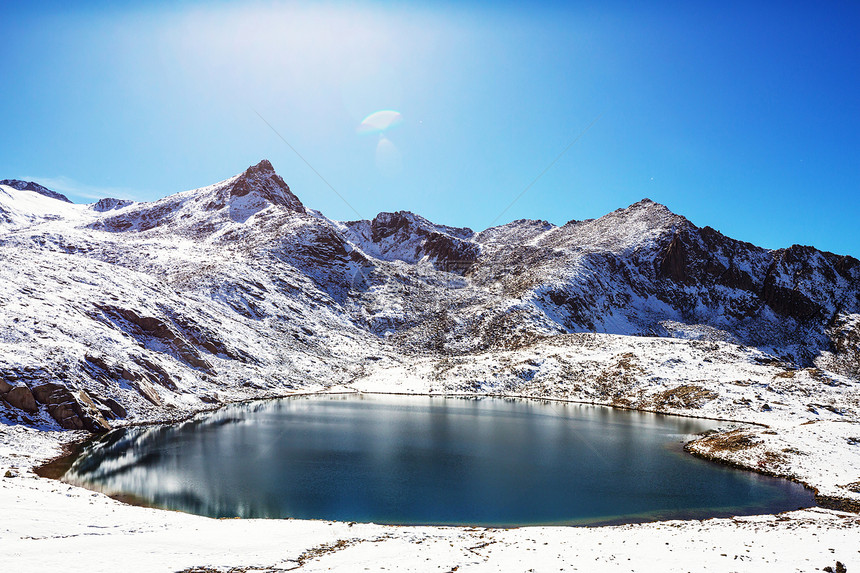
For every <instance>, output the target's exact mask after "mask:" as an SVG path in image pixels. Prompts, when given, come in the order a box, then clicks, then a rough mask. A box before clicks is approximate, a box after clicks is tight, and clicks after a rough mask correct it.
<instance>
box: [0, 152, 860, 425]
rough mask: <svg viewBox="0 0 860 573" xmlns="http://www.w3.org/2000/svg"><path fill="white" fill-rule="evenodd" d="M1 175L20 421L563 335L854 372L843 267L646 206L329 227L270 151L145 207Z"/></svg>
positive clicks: (2, 392)
mask: <svg viewBox="0 0 860 573" xmlns="http://www.w3.org/2000/svg"><path fill="white" fill-rule="evenodd" d="M6 183H7V182H3V183H2V185H0V257H2V260H3V261H4V265H3V266H2V268H0V350H2V351H0V400H1V401H0V411H2V412H3V414H2V415H3V416H7V417H11V418H13V419H19V420H21V421H25V422H27V423H31V424H46V425H48V426H50V425H52V424H53V425H56V424H59V425H61V426H62V427H67V428H87V429H90V430H99V429H104V428H106V427H107V426H109V425H110V419H111V418H116V417H124V416H129V417H131V418H134V419H146V418H152V417H154V416H162V417H163V416H164V415H169V414H170V412H177V413H180V412H185V411H189V410H194V409H199V408H201V407H203V406H204V405H205V404H207V403H219V402H222V401H226V400H233V399H242V398H248V397H252V396H262V395H277V394H279V393H283V392H285V391H287V390H288V389H290V388H298V387H313V388H324V387H329V386H332V385H335V384H348V383H349V382H350V381H351V380H353V379H356V378H357V377H360V376H363V375H365V374H366V373H367V372H368V371H370V370H369V369H371V367H372V366H374V365H376V366H378V365H379V364H383V363H384V364H392V365H396V364H401V363H407V362H410V361H414V360H418V359H420V360H439V361H441V362H440V363H444V362H445V361H447V360H449V359H451V358H452V357H455V356H461V357H464V356H470V355H473V354H475V353H482V352H485V351H491V350H492V351H510V350H515V349H517V348H521V347H523V346H525V345H530V344H534V343H536V342H537V341H542V340H548V339H555V338H557V337H559V336H560V335H564V334H568V333H574V332H597V333H610V334H622V335H636V336H658V337H675V338H696V339H702V338H705V339H710V340H723V341H728V342H732V343H737V344H740V345H747V346H754V347H757V348H759V349H761V350H762V351H764V352H765V353H766V354H767V355H770V356H771V358H769V359H771V360H781V361H783V362H784V363H785V364H793V365H797V366H809V365H812V364H816V365H818V366H820V367H822V368H829V369H831V370H832V371H834V372H838V373H841V374H844V375H846V376H851V377H854V378H860V358H858V357H860V351H858V343H860V262H858V261H857V260H856V259H854V258H852V257H845V256H837V255H834V254H832V253H826V252H822V251H818V250H816V249H814V248H812V247H800V246H793V247H790V248H788V249H780V250H767V249H762V248H759V247H756V246H754V245H751V244H748V243H743V242H740V241H736V240H734V239H730V238H728V237H725V236H723V235H721V234H720V233H718V232H716V231H714V230H713V229H711V228H709V227H703V228H699V227H697V226H695V225H693V224H692V223H691V222H690V221H688V220H687V219H685V218H684V217H682V216H679V215H676V214H674V213H672V212H671V211H669V209H667V208H666V207H664V206H662V205H659V204H657V203H654V202H652V201H649V200H647V199H646V200H643V201H640V202H639V203H636V204H634V205H631V206H629V207H627V208H625V209H619V210H617V211H614V212H612V213H609V214H608V215H605V216H604V217H601V218H599V219H593V220H586V221H570V222H568V223H567V224H565V225H563V226H560V227H558V226H555V225H552V224H550V223H547V222H546V221H528V220H519V221H514V222H512V223H508V224H506V225H501V226H498V227H493V228H491V229H487V230H484V231H481V232H478V233H475V232H474V231H472V230H471V229H465V228H454V227H448V226H445V225H439V224H435V223H433V222H430V221H428V220H427V219H425V218H423V217H421V216H419V215H416V214H413V213H409V212H405V211H400V212H396V213H380V214H379V215H378V216H377V217H375V218H374V219H373V220H370V221H367V220H365V221H350V222H343V223H341V222H336V221H331V220H329V219H327V218H326V217H324V216H323V215H322V214H320V213H318V212H316V211H313V210H311V209H308V208H307V207H305V206H304V205H303V204H302V203H301V201H300V200H299V199H298V197H296V195H294V194H293V193H292V191H291V190H290V188H289V187H288V186H287V184H286V183H285V182H284V180H283V179H282V178H281V177H280V176H279V175H277V174H276V173H275V171H274V169H273V168H272V166H271V164H270V163H269V162H268V161H261V162H260V163H259V164H257V165H255V166H252V167H249V168H248V169H247V170H245V171H244V172H243V173H241V174H239V175H236V176H235V177H232V178H230V179H228V180H226V181H222V182H220V183H217V184H214V185H210V186H208V187H204V188H201V189H195V190H192V191H186V192H183V193H178V194H176V195H171V196H169V197H166V198H163V199H160V200H158V201H154V202H148V203H140V202H130V201H123V200H118V199H102V200H100V201H99V202H97V203H95V204H93V205H89V206H84V205H75V204H71V203H68V202H67V200H65V198H64V197H61V196H54V195H52V192H50V191H49V190H45V189H44V188H42V190H39V189H30V188H27V185H26V184H23V185H17V183H16V185H7V184H6ZM19 187H21V188H19ZM562 339H563V340H568V339H567V338H559V340H562Z"/></svg>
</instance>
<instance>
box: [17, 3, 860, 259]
mask: <svg viewBox="0 0 860 573" xmlns="http://www.w3.org/2000/svg"><path fill="white" fill-rule="evenodd" d="M644 4H647V6H645V5H644ZM822 6H823V5H822ZM822 6H815V5H814V3H802V4H801V3H798V4H796V5H795V4H794V3H791V2H784V3H776V2H762V3H756V2H737V3H734V2H708V1H703V2H680V1H679V2H650V3H637V2H613V1H604V2H578V3H575V4H571V5H567V4H542V5H540V6H537V7H535V6H529V7H523V6H520V5H518V4H514V3H489V2H487V3H483V2H465V3H454V2H450V3H441V2H440V3H425V4H423V5H421V7H417V6H415V5H412V4H408V3H362V2H349V3H314V4H301V3H279V2H258V3H238V2H235V3H234V2H214V3H213V2H207V3H203V2H180V3H167V2H161V3H159V2H155V3H147V4H145V5H138V4H134V3H122V2H120V3H107V2H89V3H88V2H78V3H74V5H73V6H69V5H66V4H65V3H60V2H28V3H20V4H11V5H10V4H9V3H5V4H4V6H3V8H0V15H2V20H3V22H4V39H3V41H2V42H0V78H3V86H2V89H0V132H2V138H0V178H6V177H16V178H28V179H33V180H37V181H40V182H42V183H44V184H46V185H48V186H49V187H52V188H54V189H57V190H59V191H63V192H66V193H67V194H68V195H69V196H70V197H71V198H73V199H74V200H78V201H91V200H93V198H95V197H100V196H104V195H114V196H124V197H130V198H134V199H138V200H152V199H156V198H159V197H162V196H165V195H168V194H170V193H174V192H178V191H182V190H185V189H191V188H195V187H200V186H204V185H208V184H210V183H213V182H216V181H219V180H221V179H225V178H227V177H229V176H231V175H234V174H235V173H238V172H240V171H242V170H243V169H244V168H245V167H247V166H248V165H251V164H254V163H256V162H258V161H259V160H260V159H262V158H268V159H269V160H271V161H272V163H273V164H274V166H275V168H276V169H277V171H278V172H279V173H280V174H281V175H282V176H283V177H284V179H285V180H286V181H287V182H288V183H289V184H290V186H291V188H292V189H293V191H294V192H295V193H296V194H297V195H298V196H299V197H300V198H301V199H302V201H303V202H304V203H305V204H307V205H308V206H310V207H313V208H316V209H320V210H321V211H323V213H325V214H326V215H328V216H329V217H332V218H335V219H355V218H357V217H358V216H361V217H363V218H372V217H373V216H374V215H376V213H378V212H380V211H394V210H400V209H408V210H412V211H416V212H418V213H420V214H422V215H424V216H426V217H428V218H430V219H431V220H434V221H437V222H440V223H445V224H451V225H462V226H469V227H472V228H474V229H483V228H485V227H487V226H489V225H491V224H494V223H496V224H498V223H504V222H507V221H510V220H513V219H517V218H533V219H547V220H549V221H551V222H553V223H557V224H562V223H564V222H566V221H568V220H570V219H584V218H589V217H598V216H600V215H603V214H605V213H607V212H609V211H612V210H614V209H617V208H619V207H624V206H626V205H629V204H631V203H633V202H636V201H638V200H639V199H641V198H643V197H649V198H651V199H653V200H655V201H658V202H661V203H664V204H666V205H667V206H669V207H670V208H671V209H672V210H673V211H675V212H677V213H680V214H682V215H685V216H686V217H688V218H689V219H690V220H692V221H693V222H694V223H695V224H697V225H700V226H704V225H710V226H712V227H714V228H716V229H718V230H720V231H722V232H723V233H725V234H728V235H730V236H733V237H735V238H738V239H742V240H746V241H751V242H753V243H756V244H759V245H762V246H765V247H769V248H779V247H786V246H789V245H791V244H794V243H800V244H812V245H815V246H817V247H819V248H823V249H826V250H830V251H834V252H837V253H842V254H852V255H854V256H860V232H858V229H860V225H858V221H860V57H858V54H860V40H858V38H860V35H858V34H857V32H856V31H857V30H858V29H860V4H858V3H857V2H851V1H848V2H830V3H827V5H826V8H825V7H822ZM380 110H394V111H397V112H399V113H400V114H401V118H402V121H401V122H400V123H399V125H395V126H393V127H391V128H389V129H388V130H386V131H385V132H383V133H381V134H380V133H369V134H368V133H360V130H359V129H358V126H359V125H360V123H361V121H362V120H363V119H364V118H365V117H366V116H368V115H369V114H371V113H373V112H377V111H380ZM258 114H259V115H258ZM260 116H262V118H264V119H265V121H266V122H268V123H269V124H271V125H272V126H273V127H274V128H275V129H276V130H277V131H278V133H280V135H281V136H283V138H284V139H286V141H288V142H289V143H290V145H292V146H293V147H294V148H295V149H296V150H298V151H299V153H301V155H302V156H303V157H304V158H305V159H306V160H307V161H308V163H310V164H311V165H312V166H313V167H314V169H316V170H317V171H318V172H319V173H320V174H321V175H322V176H323V177H324V178H325V179H326V180H327V181H328V182H329V183H330V184H331V185H332V186H333V187H334V188H335V189H336V190H337V192H338V193H339V194H340V195H342V196H343V197H344V198H345V199H346V202H347V203H348V205H347V203H345V202H343V201H342V200H341V199H340V198H339V197H338V196H337V194H335V193H334V192H332V190H331V189H329V187H328V186H327V185H326V183H324V182H323V181H322V180H321V179H320V178H319V177H317V175H316V174H315V173H314V172H313V170H311V169H310V168H309V167H308V166H307V165H306V164H305V163H304V162H303V161H302V160H301V159H300V158H299V157H297V156H296V154H295V153H294V152H293V151H292V150H291V149H290V148H289V147H288V146H287V145H285V144H284V142H283V141H281V139H280V138H279V137H278V136H277V135H276V134H275V133H273V131H272V130H271V129H270V128H269V126H268V125H267V124H266V123H265V122H264V121H263V120H262V119H261V118H260ZM595 119H596V120H597V121H595ZM589 125H591V127H590V128H588V126H589ZM586 128H587V129H586ZM584 130H585V132H584V133H583V131H584ZM580 135H581V137H579V139H578V140H576V142H575V143H573V145H570V144H571V142H572V141H574V140H575V139H576V138H577V137H578V136H580ZM569 145H570V147H569V149H568V150H567V152H566V153H564V154H563V155H562V156H561V158H559V159H558V161H557V162H556V163H554V164H552V167H551V168H550V169H549V170H547V171H546V173H545V174H544V175H543V176H542V177H540V178H539V179H538V180H537V181H536V182H534V184H533V185H532V186H531V187H528V186H529V184H531V183H532V182H533V181H534V179H535V178H536V177H537V176H538V175H539V174H540V173H541V172H543V171H544V170H545V169H546V168H547V167H548V166H549V165H550V164H551V163H552V161H553V160H554V159H555V158H556V157H558V155H559V154H560V153H561V152H562V151H563V150H564V149H565V148H567V147H568V146H569ZM527 187H528V190H527V191H526V192H525V193H524V194H523V195H522V197H521V198H520V199H519V200H518V201H516V203H515V204H514V205H513V206H511V208H510V209H509V210H507V211H506V212H504V213H502V211H503V210H504V209H505V207H506V206H508V205H509V204H510V203H511V201H513V200H514V199H515V198H516V197H517V196H518V195H519V194H520V193H522V192H523V190H524V189H526V188H527ZM500 215H501V216H500Z"/></svg>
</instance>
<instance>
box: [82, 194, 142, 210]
mask: <svg viewBox="0 0 860 573" xmlns="http://www.w3.org/2000/svg"><path fill="white" fill-rule="evenodd" d="M132 203H134V201H130V200H128V199H115V198H113V197H105V198H104V199H99V200H98V201H96V202H95V203H94V204H93V207H92V209H93V211H98V212H99V213H104V212H105V211H113V210H115V209H122V208H123V207H127V206H129V205H131V204H132Z"/></svg>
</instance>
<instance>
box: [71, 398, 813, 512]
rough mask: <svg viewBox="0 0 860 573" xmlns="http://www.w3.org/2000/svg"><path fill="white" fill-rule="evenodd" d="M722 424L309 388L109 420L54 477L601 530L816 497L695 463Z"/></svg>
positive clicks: (210, 505)
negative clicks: (204, 410)
mask: <svg viewBox="0 0 860 573" xmlns="http://www.w3.org/2000/svg"><path fill="white" fill-rule="evenodd" d="M717 425H719V423H718V422H714V421H709V420H701V419H693V418H684V417H677V416H668V415H660V414H650V413H643V412H636V411H628V410H618V409H613V408H609V407H603V406H589V405H582V404H573V403H565V402H548V401H539V400H522V399H508V398H462V397H431V396H388V395H367V394H358V395H357V394H348V395H312V396H301V397H292V398H283V399H278V400H269V401H263V402H255V403H250V404H242V405H233V406H227V407H225V408H222V409H221V410H218V411H217V412H213V413H209V414H202V415H199V416H196V417H195V418H193V419H191V420H189V421H186V422H181V423H177V424H171V425H159V426H146V427H128V428H120V429H117V430H113V431H111V432H109V433H107V434H105V435H103V436H101V437H99V438H97V439H95V440H92V441H90V442H88V443H87V444H86V445H85V447H84V448H83V449H82V451H81V452H80V453H78V454H77V455H76V457H75V458H74V461H73V462H72V463H71V466H70V468H69V469H68V471H67V472H66V473H65V475H64V476H63V478H62V479H63V480H64V481H67V482H69V483H74V484H77V485H82V486H84V487H88V488H90V489H94V490H98V491H103V492H105V493H107V494H109V495H113V496H117V497H119V498H121V499H126V500H133V501H134V502H136V503H140V504H144V505H150V506H155V507H161V508H167V509H173V510H180V511H186V512H190V513H195V514H200V515H206V516H211V517H241V518H297V519H324V520H339V521H349V522H352V521H355V522H373V523H383V524H400V525H472V526H492V527H514V526H525V525H603V524H616V523H634V522H641V521H651V520H662V519H704V518H708V517H721V516H732V515H752V514H760V513H776V512H780V511H786V510H793V509H797V508H799V507H810V506H813V505H815V503H814V499H813V493H812V492H811V491H810V490H808V489H806V488H805V487H803V486H801V485H799V484H796V483H793V482H790V481H788V480H784V479H777V478H773V477H768V476H763V475H759V474H756V473H753V472H749V471H744V470H739V469H735V468H731V467H728V466H725V465H721V464H717V463H713V462H709V461H706V460H702V459H699V458H696V457H694V456H692V455H690V454H688V453H686V452H684V450H683V444H684V443H685V442H687V441H689V440H690V439H693V438H694V437H695V435H696V434H698V433H701V432H705V431H707V430H710V429H713V428H715V427H716V426H717Z"/></svg>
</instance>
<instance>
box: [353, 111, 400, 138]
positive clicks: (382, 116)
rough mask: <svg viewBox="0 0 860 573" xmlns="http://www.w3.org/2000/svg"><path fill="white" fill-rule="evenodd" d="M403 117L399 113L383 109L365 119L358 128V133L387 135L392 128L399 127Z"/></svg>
mask: <svg viewBox="0 0 860 573" xmlns="http://www.w3.org/2000/svg"><path fill="white" fill-rule="evenodd" d="M401 121H403V116H402V115H400V112H399V111H394V110H391V109H383V110H380V111H375V112H373V113H372V114H370V115H369V116H367V117H365V118H364V119H363V120H362V122H361V124H359V126H358V133H385V132H386V131H388V130H389V129H391V128H392V127H394V126H396V125H399V124H400V122H401Z"/></svg>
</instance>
